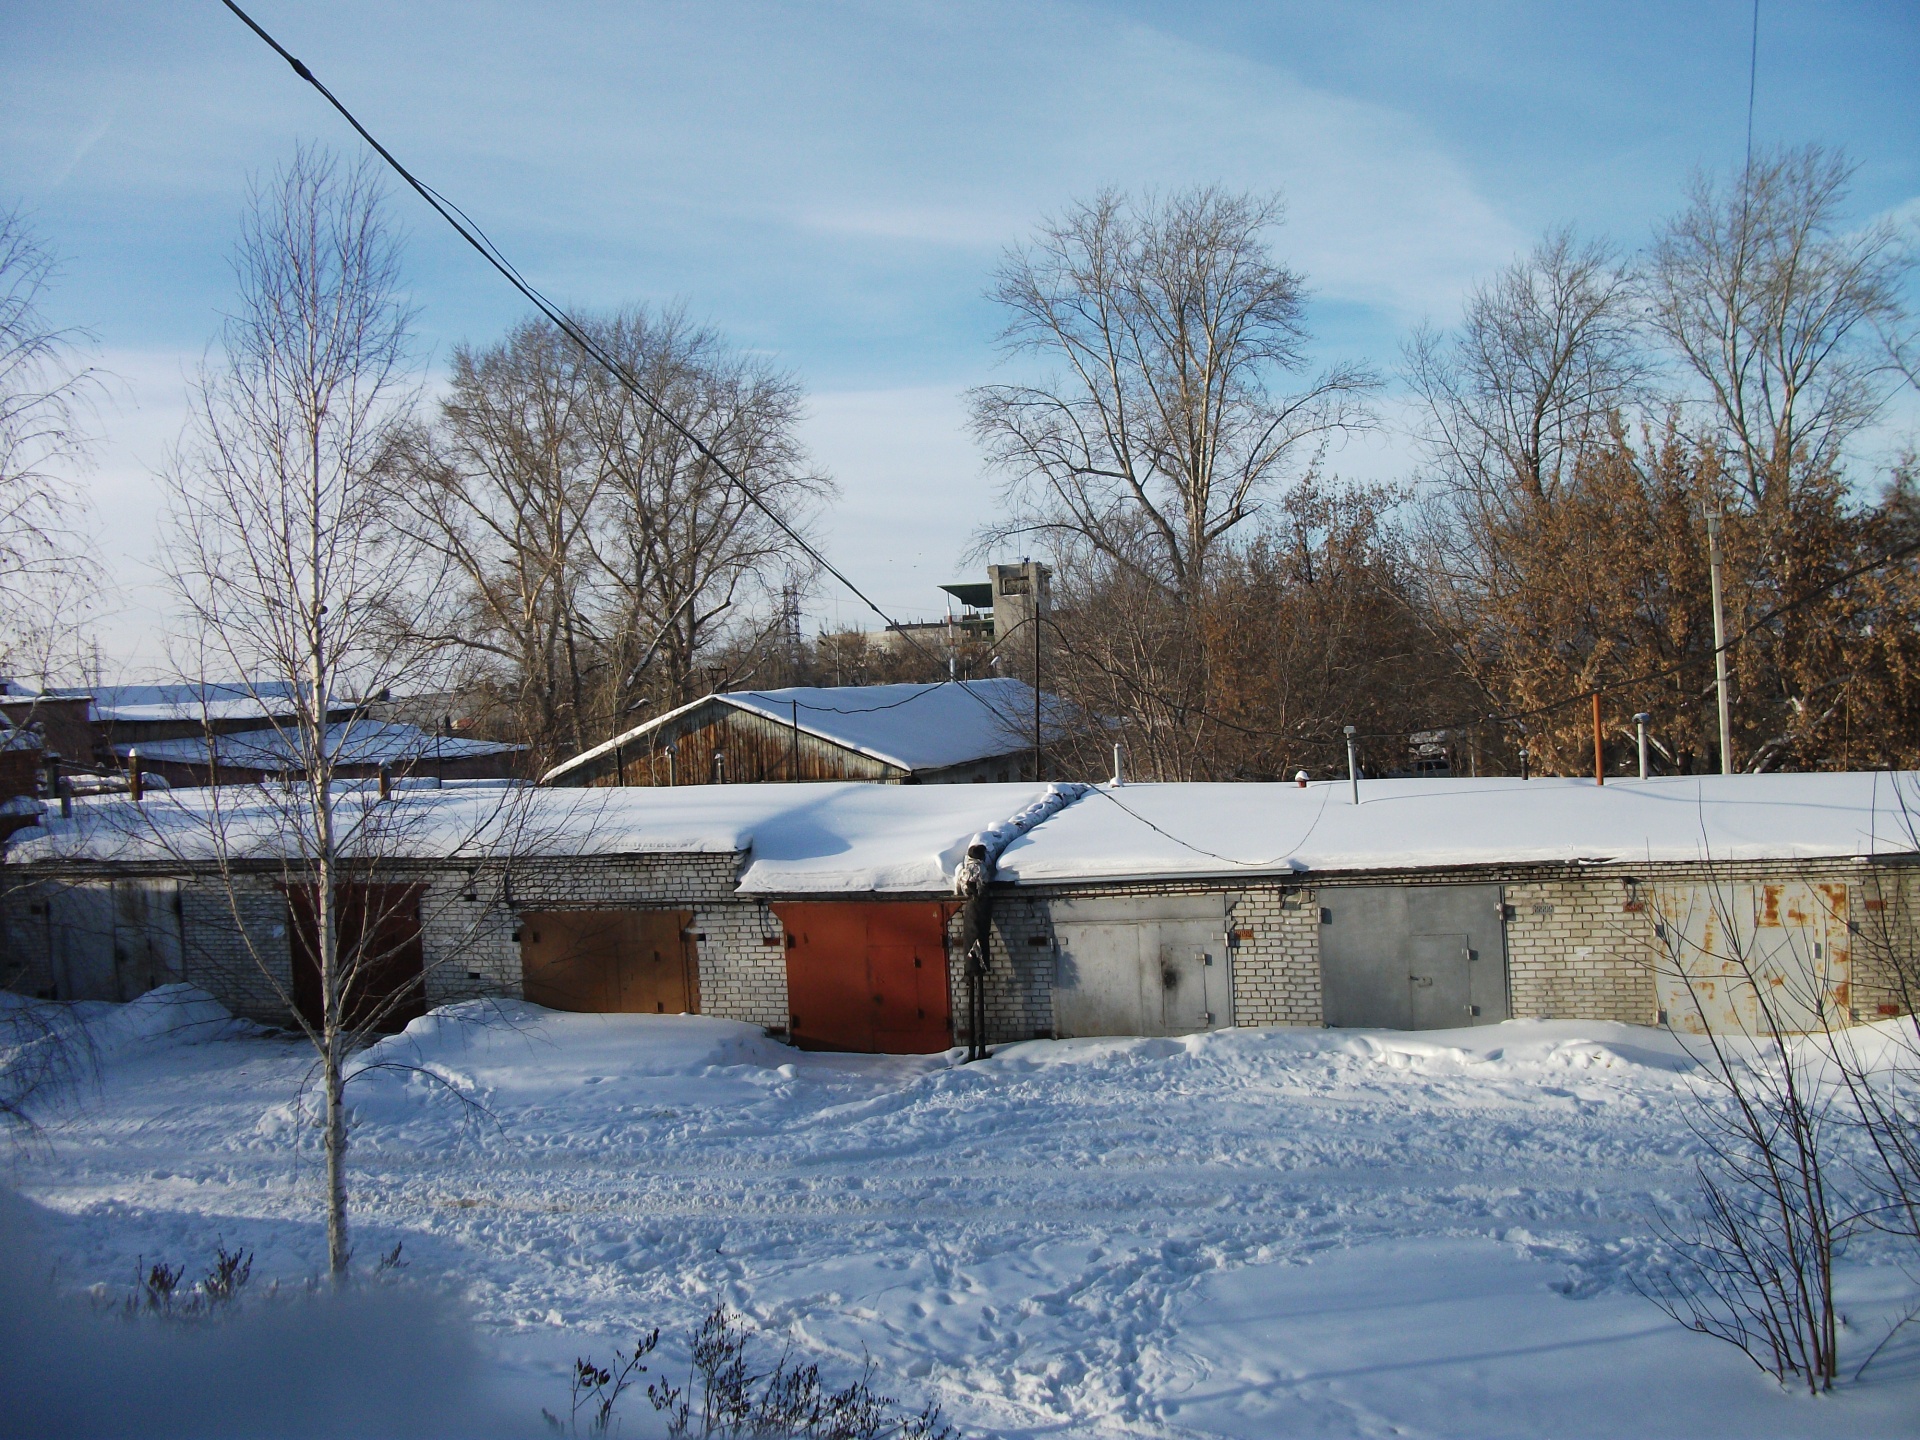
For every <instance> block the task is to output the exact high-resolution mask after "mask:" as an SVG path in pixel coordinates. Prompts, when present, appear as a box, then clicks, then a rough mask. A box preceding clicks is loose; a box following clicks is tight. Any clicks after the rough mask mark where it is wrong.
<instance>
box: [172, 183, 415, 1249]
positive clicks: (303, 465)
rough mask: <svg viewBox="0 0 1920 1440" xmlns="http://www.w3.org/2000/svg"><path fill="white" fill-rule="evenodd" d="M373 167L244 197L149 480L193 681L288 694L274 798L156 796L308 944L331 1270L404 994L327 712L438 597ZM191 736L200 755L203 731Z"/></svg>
mask: <svg viewBox="0 0 1920 1440" xmlns="http://www.w3.org/2000/svg"><path fill="white" fill-rule="evenodd" d="M376 175H377V172H376V171H375V169H374V168H373V167H372V166H370V165H368V164H367V163H365V162H361V163H358V164H351V163H345V162H342V161H339V160H337V159H334V158H332V157H330V156H328V155H326V154H324V153H322V152H319V151H316V150H310V149H302V150H300V151H299V152H298V153H297V154H296V155H295V157H294V158H293V160H292V161H291V162H290V163H289V164H287V165H286V166H285V167H284V168H283V169H281V170H280V171H278V172H277V173H276V174H275V175H274V176H273V177H272V179H271V180H268V181H265V182H263V183H261V184H259V185H257V186H256V187H255V190H254V193H253V195H252V198H251V205H250V208H249V213H248V215H247V219H246V222H245V227H244V230H243V233H242V236H241V240H240V243H239V246H238V250H237V252H236V257H235V264H234V268H235V272H236V278H237V281H238V287H239V299H240V305H239V308H238V310H237V311H236V312H235V313H234V314H233V315H232V316H231V317H230V318H229V319H228V321H227V323H226V326H225V328H224V330H223V333H222V338H221V347H220V355H219V358H218V361H217V362H210V363H209V364H208V365H207V366H206V367H205V368H204V369H203V371H202V374H201V377H200V380H199V383H198V386H197V389H196V393H195V396H194V411H193V418H192V421H191V425H190V429H189V433H188V436H187V438H186V440H185V441H184V442H183V444H182V447H181V449H180V451H179V454H178V455H177V457H176V459H175V462H174V464H173V465H172V467H171V469H170V470H169V472H168V473H167V475H166V477H165V478H166V485H167V489H168V493H169V501H170V509H169V515H168V534H167V545H166V549H165V553H164V557H163V558H164V562H165V564H166V566H167V568H168V571H169V574H170V577H171V579H172V582H173V587H174V590H175V592H176V594H177V597H178V599H179V602H180V604H181V606H182V609H183V612H184V616H185V618H186V621H187V624H188V632H189V633H188V646H189V657H190V660H191V667H190V673H192V674H194V675H205V674H206V673H207V671H208V669H209V668H211V667H218V668H221V669H224V670H226V671H227V672H228V673H229V674H232V675H235V676H240V677H245V683H246V684H247V685H249V686H252V687H254V688H255V689H257V690H259V691H261V692H263V695H264V696H265V698H270V699H273V700H275V701H279V700H281V699H283V698H290V699H291V701H292V710H293V714H292V717H291V718H290V719H286V720H282V721H279V722H277V724H278V727H279V729H280V731H281V739H282V741H283V742H284V744H285V746H286V748H287V749H288V751H289V752H290V754H291V755H292V756H294V757H295V763H294V765H293V767H292V772H291V773H292V774H293V775H294V776H295V777H297V778H294V779H290V780H289V781H288V783H287V785H286V786H285V788H284V789H281V788H277V787H273V786H263V787H246V788H244V789H229V788H227V787H220V786H215V787H213V788H210V789H208V790H207V791H205V792H203V795H202V797H201V803H200V804H199V805H197V806H185V802H181V801H173V800H169V802H168V804H167V806H166V807H165V810H166V813H167V815H168V816H169V817H171V818H172V819H173V820H178V818H179V816H180V815H199V816H201V817H202V818H203V819H204V820H205V822H206V826H205V831H206V833H205V836H204V842H202V841H200V840H198V839H196V841H195V844H196V845H198V846H199V848H200V851H201V853H200V854H199V857H198V858H200V859H202V860H204V859H205V858H207V856H208V855H209V854H210V855H211V857H212V858H213V859H215V860H216V861H217V862H218V864H219V867H220V871H221V874H222V876H223V877H224V879H225V880H226V882H227V893H228V896H229V900H230V903H231V906H232V908H233V912H234V918H235V922H236V924H238V925H240V927H241V930H242V933H247V926H246V924H245V923H244V922H245V918H246V917H245V914H244V913H243V912H244V911H245V909H246V906H247V904H248V901H247V900H246V898H245V896H246V888H245V886H244V884H243V883H242V882H241V879H240V877H241V875H242V873H243V872H244V871H245V870H246V868H247V864H248V863H249V862H250V861H252V860H255V859H258V858H259V857H261V856H262V855H266V856H278V857H279V858H278V861H277V862H276V863H278V864H279V866H280V868H281V871H282V873H281V875H280V880H281V884H282V886H283V888H284V889H285V892H286V896H287V904H288V906H289V909H290V910H291V911H292V912H294V916H295V918H296V919H299V918H301V917H304V918H305V920H306V922H307V926H306V928H307V929H308V930H309V931H310V933H311V935H312V937H313V938H312V943H311V949H312V950H313V954H312V955H311V956H310V957H308V958H309V959H310V961H311V963H312V966H313V969H314V972H315V977H316V985H317V995H316V996H315V1003H313V1004H311V1005H308V1006H300V1007H294V1006H292V1005H291V1004H290V1006H289V1008H294V1009H295V1011H296V1013H297V1014H298V1015H299V1017H300V1024H301V1026H302V1027H303V1029H304V1030H305V1032H306V1034H307V1037H308V1039H309V1040H310V1041H311V1042H312V1044H313V1046H314V1049H315V1052H316V1055H317V1057H318V1058H317V1066H318V1070H319V1088H320V1090H321V1094H322V1100H323V1109H324V1115H323V1130H324V1150H325V1157H326V1207H325V1208H326V1222H327V1251H328V1266H329V1270H330V1272H331V1273H332V1274H333V1275H334V1276H335V1277H336V1278H339V1277H341V1276H343V1275H344V1274H345V1273H346V1270H347V1266H348V1261H349V1258H350V1254H351V1250H350V1246H349V1244H348V1236H347V1181H346V1149H347V1120H346V1111H345V1105H344V1100H343V1098H342V1087H343V1084H344V1079H345V1075H346V1070H347V1062H348V1058H349V1056H350V1054H351V1052H352V1050H353V1049H354V1047H355V1045H356V1044H357V1043H358V1042H359V1041H360V1040H361V1039H362V1038H363V1036H364V1033H365V1032H366V1030H367V1029H368V1028H369V1027H371V1026H376V1025H378V1023H379V1022H380V1021H381V1020H382V1019H383V1018H385V1017H384V1016H383V1014H382V1013H381V1009H382V1006H383V1005H386V1006H389V1007H390V1006H391V1004H393V1003H398V1002H397V1001H394V1000H393V999H392V997H390V996H389V997H386V998H384V999H370V998H369V996H370V995H371V994H373V993H375V992H374V991H372V990H370V988H369V982H370V979H371V977H372V975H373V974H374V972H375V971H377V970H378V968H379V967H380V966H381V965H382V964H383V963H385V962H387V961H388V959H389V957H388V956H387V955H385V954H384V953H382V945H381V941H380V940H379V938H378V937H379V936H380V935H381V934H382V932H383V930H384V929H385V922H386V918H387V917H386V915H385V914H384V913H383V907H386V906H387V905H389V904H390V903H395V902H392V901H391V897H390V896H389V893H388V889H386V888H383V887H381V886H378V885H374V884H370V883H369V881H368V874H367V871H368V866H369V863H370V861H371V860H372V859H373V858H375V857H377V856H379V855H380V854H382V853H383V848H384V847H383V843H382V841H381V840H380V838H379V837H380V835H381V833H382V827H383V825H385V823H386V821H385V818H384V817H385V813H386V812H384V811H382V810H380V809H379V808H378V807H369V806H368V805H367V804H366V803H365V799H364V797H358V798H355V797H352V796H350V795H349V794H348V793H347V787H344V786H343V785H342V784H341V782H340V781H339V778H338V775H337V773H336V772H337V770H338V768H339V761H338V757H339V756H340V755H341V754H342V753H343V752H349V751H350V750H351V748H352V743H353V742H352V736H351V733H350V732H351V728H352V722H348V724H347V725H346V726H345V727H344V728H345V730H346V732H348V733H343V727H342V726H341V725H339V724H337V723H331V714H330V712H331V711H332V709H333V707H334V705H335V704H336V703H337V701H338V699H339V698H340V697H344V696H347V695H351V694H354V693H358V694H361V695H367V694H372V693H374V692H375V691H377V690H379V689H381V688H384V687H386V686H389V685H392V684H408V685H417V684H419V683H421V682H422V681H423V680H429V679H430V677H431V675H432V669H431V664H432V659H433V656H432V653H431V650H430V648H429V647H427V646H425V645H419V644H416V645H411V646H409V645H406V644H402V643H398V642H396V640H395V639H394V636H393V634H392V632H391V627H390V625H389V624H388V623H387V617H386V611H387V610H390V609H391V608H392V607H394V606H396V605H404V604H407V603H409V601H411V602H412V603H414V604H417V605H419V606H423V607H428V606H431V605H432V603H433V602H434V597H435V596H436V595H437V594H438V593H439V592H440V590H441V589H442V587H440V586H438V585H436V584H435V583H434V577H433V576H431V575H430V574H429V575H423V574H422V573H421V569H420V556H419V554H418V552H417V550H416V549H415V547H413V546H412V545H410V544H409V543H408V542H407V540H406V538H405V536H404V535H403V534H402V533H401V532H400V531H398V530H396V528H395V527H394V525H393V524H392V523H391V522H392V514H391V485H390V476H389V471H390V468H391V465H392V463H393V461H394V458H395V454H396V451H397V448H398V446H399V444H400V442H401V440H402V438H403V436H404V433H405V425H406V420H407V414H408V407H409V405H410V404H411V402H412V399H413V395H414V385H415V382H414V378H413V375H412V373H411V371H410V369H409V351H408V338H407V337H408V329H407V327H408V310H407V306H406V303H405V301H404V298H403V295H402V292H401V287H400V252H399V245H398V241H397V239H396V237H395V234H394V232H393V229H392V227H391V225H390V223H389V222H388V220H387V219H386V217H385V214H384V211H383V208H382V197H381V191H380V187H379V184H378V181H377V178H376ZM420 628H421V629H422V630H425V631H431V630H432V629H434V628H435V627H434V626H432V625H431V624H430V623H429V624H426V625H423V626H421V627H420ZM266 708H267V709H268V710H269V711H278V712H280V713H284V707H283V706H281V705H278V704H276V705H271V706H268V707H266ZM207 736H208V743H209V746H210V748H211V747H212V746H213V745H214V744H216V743H217V737H216V734H215V727H214V726H213V724H211V723H209V724H208V726H207ZM216 778H217V777H216ZM183 807H184V808H183ZM156 808H158V807H156ZM156 823H157V822H156ZM179 830H180V826H179V825H178V824H171V825H170V826H169V827H167V828H166V829H165V833H167V834H175V833H178V832H179ZM343 937H344V941H343ZM257 958H259V959H260V960H261V963H262V966H263V969H268V970H270V969H271V965H270V961H269V958H268V957H266V956H265V955H264V954H263V955H261V956H258V957H257ZM285 998H287V999H288V1000H289V1001H291V1000H292V999H293V998H294V997H293V996H291V995H289V996H287V997H285Z"/></svg>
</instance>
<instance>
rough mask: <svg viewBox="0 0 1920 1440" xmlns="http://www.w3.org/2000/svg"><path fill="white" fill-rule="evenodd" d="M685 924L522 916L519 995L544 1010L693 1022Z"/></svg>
mask: <svg viewBox="0 0 1920 1440" xmlns="http://www.w3.org/2000/svg"><path fill="white" fill-rule="evenodd" d="M692 922H693V914H692V912H691V911H687V910H547V911H528V912H525V913H523V914H522V915H521V917H520V973H521V991H520V993H521V994H522V995H524V996H525V997H526V998H527V999H528V1000H531V1001H532V1002H533V1003H534V1004H535V1005H545V1006H546V1007H547V1008H548V1009H550V1010H598V1011H618V1012H623V1013H628V1014H631V1013H635V1012H638V1013H640V1014H644V1015H692V1014H698V1013H699V1010H700V965H699V960H698V958H697V957H696V955H695V954H694V945H693V940H692V938H691V937H690V936H689V935H688V934H687V927H688V926H689V925H690V924H691V923H692Z"/></svg>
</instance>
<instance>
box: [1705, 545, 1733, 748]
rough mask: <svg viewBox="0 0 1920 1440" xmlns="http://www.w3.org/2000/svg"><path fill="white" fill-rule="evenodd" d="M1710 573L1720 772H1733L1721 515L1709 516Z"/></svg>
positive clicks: (1708, 565)
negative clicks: (1722, 588) (1722, 582)
mask: <svg viewBox="0 0 1920 1440" xmlns="http://www.w3.org/2000/svg"><path fill="white" fill-rule="evenodd" d="M1707 573H1708V575H1709V577H1710V578H1711V580H1712V582H1713V688H1714V691H1715V693H1716V694H1717V695H1718V697H1719V701H1720V773H1721V774H1722V775H1731V774H1733V721H1732V719H1731V718H1730V716H1729V715H1728V712H1727V621H1726V616H1725V614H1724V612H1723V611H1722V609H1721V603H1720V517H1719V516H1718V515H1708V516H1707Z"/></svg>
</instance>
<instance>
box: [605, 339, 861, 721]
mask: <svg viewBox="0 0 1920 1440" xmlns="http://www.w3.org/2000/svg"><path fill="white" fill-rule="evenodd" d="M597 338H598V339H599V340H600V341H601V343H602V344H603V345H604V346H605V347H606V348H607V349H608V350H609V352H610V353H612V354H613V355H614V356H615V357H616V358H618V359H620V360H621V361H622V363H623V364H625V366H626V367H627V369H628V370H629V371H630V372H631V373H633V374H634V375H635V376H637V377H638V378H639V379H640V381H641V383H642V384H643V385H645V386H646V387H647V389H648V391H649V392H650V393H651V394H652V395H653V396H654V398H655V399H656V400H658V401H659V402H660V403H661V404H662V405H663V406H664V407H665V408H666V409H667V410H668V411H669V412H670V413H672V414H673V415H674V416H675V417H676V418H677V419H678V420H679V421H680V423H681V424H683V425H685V426H686V427H687V428H688V429H690V430H692V431H693V432H694V433H695V434H697V435H699V436H701V437H702V439H703V440H705V441H706V443H707V444H708V446H710V447H711V448H712V449H713V450H714V451H715V453H717V454H718V455H719V456H720V457H721V458H722V459H723V460H724V461H725V462H726V464H727V466H728V468H729V469H731V470H732V471H733V472H734V474H735V475H737V476H739V477H740V479H741V482H742V483H741V484H740V485H735V484H733V483H731V482H729V481H728V480H727V479H726V477H725V476H724V475H722V474H721V473H720V472H719V470H718V469H717V468H715V466H714V465H713V463H712V462H711V461H709V460H707V459H706V458H705V457H704V456H702V455H700V454H699V453H698V452H697V451H695V450H694V448H693V447H692V445H690V444H689V443H688V442H687V441H686V440H685V438H684V437H683V436H681V435H680V434H679V433H678V432H677V431H675V430H674V429H672V427H670V426H668V425H667V424H665V422H663V421H662V420H661V419H660V418H659V416H658V415H657V414H656V413H655V412H654V411H653V410H652V409H651V408H650V407H648V406H646V405H644V404H642V403H641V402H640V401H639V400H638V399H637V398H636V397H635V396H634V395H633V394H632V393H631V392H630V391H628V390H627V389H626V388H625V387H624V386H620V385H617V384H614V383H613V382H612V381H611V380H610V379H607V380H603V382H602V383H601V384H600V386H599V387H598V390H597V399H598V402H599V404H598V410H597V414H596V419H595V425H594V437H595V443H596V447H597V449H598V450H599V453H600V455H601V457H602V463H603V464H604V466H605V468H606V472H607V476H608V480H607V486H606V492H605V498H606V505H605V508H604V524H603V526H601V527H599V528H598V529H597V530H596V536H595V539H596V545H595V555H596V559H597V561H598V565H597V567H596V572H595V584H596V587H597V588H598V590H599V595H598V602H599V603H598V609H599V612H600V614H601V615H602V616H603V617H604V619H603V620H602V629H603V631H604V633H605V635H606V638H607V646H608V652H607V657H606V658H607V660H608V662H609V667H610V668H609V670H608V673H607V681H608V684H607V686H606V687H605V689H606V693H607V698H608V700H609V702H610V705H609V709H610V711H611V714H610V715H609V719H610V720H612V721H616V722H617V721H618V720H619V719H620V717H622V716H623V715H625V714H627V713H629V712H631V711H633V710H636V709H638V708H640V707H641V706H643V705H648V704H652V705H656V706H662V707H664V706H669V705H676V704H680V703H682V702H684V701H687V700H690V699H693V698H694V696H695V694H696V693H698V691H699V687H698V686H697V685H696V683H695V669H696V666H697V665H698V664H699V662H700V659H701V657H702V656H703V655H705V654H706V653H708V651H709V650H710V649H711V648H712V646H713V644H714V642H715V640H716V639H717V638H718V636H719V634H720V633H721V630H720V627H721V624H722V621H723V617H726V616H727V615H728V613H729V612H730V611H732V610H734V609H735V608H736V607H739V606H740V605H741V602H742V601H743V600H745V599H747V598H748V597H749V596H751V598H752V599H753V600H754V601H755V602H757V603H756V604H755V605H754V606H752V607H747V608H752V609H754V610H763V609H769V608H771V602H773V601H774V600H776V598H777V597H778V592H779V590H780V589H781V588H782V587H783V586H784V587H792V586H795V585H804V584H805V583H806V581H807V579H808V578H810V575H811V568H812V562H811V560H810V559H809V558H808V557H807V556H806V555H805V554H804V553H803V552H802V551H800V549H799V548H798V547H797V546H796V545H795V544H794V543H793V541H792V540H791V539H790V538H789V537H788V536H786V535H785V534H783V533H782V532H781V531H780V530H779V528H778V527H777V526H775V525H774V524H773V522H772V521H770V520H769V519H768V518H767V517H766V515H765V513H764V512H763V511H761V510H760V509H759V508H758V507H756V506H755V505H753V504H752V502H751V501H750V500H749V499H748V497H747V494H746V493H745V488H746V487H750V488H751V489H752V491H753V493H754V494H755V495H757V496H758V497H759V498H760V500H762V501H763V502H765V503H767V504H769V505H772V506H773V507H774V508H775V509H776V510H778V511H780V512H781V513H782V514H783V515H786V516H790V517H791V519H792V520H794V521H802V520H804V519H805V518H806V516H807V512H808V511H810V510H811V509H812V508H813V507H814V506H815V505H816V504H817V503H818V502H819V501H821V500H823V499H825V498H826V497H827V496H829V495H831V494H832V487H831V485H830V484H829V483H828V482H827V481H826V480H825V478H824V477H822V476H820V475H819V474H818V473H817V472H815V471H813V470H812V469H810V468H809V465H808V461H807V456H806V453H805V451H804V449H803V448H802V446H801V444H800V441H799V438H798V434H797V431H798V427H799V422H800V418H801V407H802V401H801V394H800V389H799V387H798V385H796V384H795V383H794V381H793V380H792V378H791V377H789V376H787V375H784V374H782V373H780V372H779V371H777V370H774V369H773V368H771V367H770V366H768V365H767V364H765V363H764V362H762V361H759V360H755V359H753V358H750V357H747V356H741V355H736V354H732V353H730V352H729V351H728V350H727V348H726V346H725V345H724V343H723V342H722V341H721V340H720V338H719V336H717V335H715V334H714V333H713V332H712V331H710V330H706V329H702V328H698V327H695V326H693V325H691V324H689V323H688V321H687V319H686V317H685V316H684V314H682V313H680V312H678V311H669V312H667V313H665V314H663V315H660V316H657V317H650V316H648V315H647V314H646V313H645V312H643V311H628V312H625V313H623V314H619V315H614V316H611V317H609V318H608V319H606V320H605V321H604V322H602V323H601V324H600V325H599V326H598V327H597ZM777 625H778V617H775V623H774V626H773V627H765V626H763V627H759V628H761V629H767V630H768V632H769V636H770V634H771V629H772V628H777ZM749 628H752V627H751V626H750V627H749Z"/></svg>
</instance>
